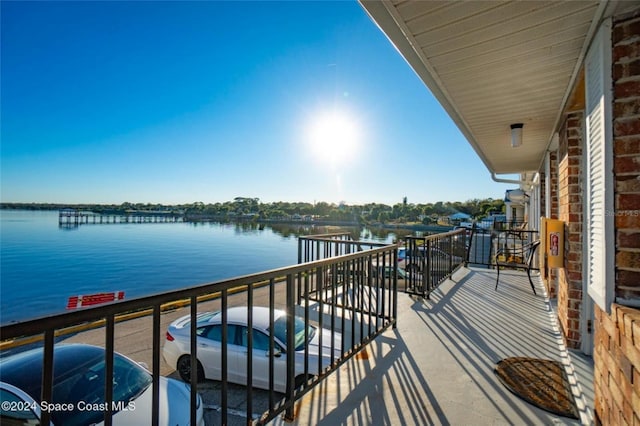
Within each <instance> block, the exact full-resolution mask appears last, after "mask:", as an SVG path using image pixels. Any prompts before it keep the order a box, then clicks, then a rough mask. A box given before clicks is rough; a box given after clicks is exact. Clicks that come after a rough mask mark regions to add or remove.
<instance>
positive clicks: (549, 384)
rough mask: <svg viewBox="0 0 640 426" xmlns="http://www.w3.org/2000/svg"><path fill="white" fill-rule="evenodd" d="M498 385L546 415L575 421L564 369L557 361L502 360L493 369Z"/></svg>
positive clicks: (575, 411)
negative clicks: (502, 385)
mask: <svg viewBox="0 0 640 426" xmlns="http://www.w3.org/2000/svg"><path fill="white" fill-rule="evenodd" d="M494 372H495V374H496V375H497V376H498V378H499V379H500V381H501V382H502V384H504V385H505V386H506V387H507V388H508V389H509V390H510V391H511V392H513V393H514V394H516V395H517V396H519V397H520V398H522V399H524V400H525V401H527V402H529V403H531V404H533V405H535V406H537V407H539V408H542V409H543V410H546V411H548V412H550V413H553V414H557V415H559V416H563V417H569V418H574V419H578V418H579V417H578V409H577V407H576V403H575V400H574V398H573V394H572V393H571V387H570V385H569V381H568V380H567V374H566V373H565V371H564V367H563V366H562V364H561V363H559V362H557V361H551V360H546V359H537V358H524V357H514V358H505V359H503V360H502V361H500V362H498V364H496V367H495V369H494Z"/></svg>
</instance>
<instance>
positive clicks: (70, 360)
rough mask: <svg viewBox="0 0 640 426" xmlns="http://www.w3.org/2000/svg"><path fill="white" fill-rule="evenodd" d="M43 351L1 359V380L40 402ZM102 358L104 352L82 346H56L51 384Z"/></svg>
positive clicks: (23, 353) (100, 349)
mask: <svg viewBox="0 0 640 426" xmlns="http://www.w3.org/2000/svg"><path fill="white" fill-rule="evenodd" d="M42 354H43V350H42V348H38V349H32V350H29V351H26V352H21V353H18V354H15V355H11V356H8V357H6V358H0V381H2V382H5V383H9V384H11V385H13V386H16V387H18V388H20V389H22V390H23V391H25V392H26V393H28V394H29V395H30V396H31V397H32V398H33V399H34V400H36V401H40V394H41V392H40V389H41V386H42ZM99 359H104V349H103V348H100V347H97V346H91V345H82V344H71V345H56V346H55V347H54V356H53V376H54V378H53V382H54V383H56V382H58V381H61V380H64V378H65V376H67V375H70V374H72V373H73V372H74V371H77V369H78V368H82V366H83V365H84V364H89V365H90V364H95V362H96V360H99Z"/></svg>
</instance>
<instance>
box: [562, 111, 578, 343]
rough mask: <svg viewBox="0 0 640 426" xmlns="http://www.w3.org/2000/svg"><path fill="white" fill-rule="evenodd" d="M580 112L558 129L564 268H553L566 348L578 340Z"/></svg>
mask: <svg viewBox="0 0 640 426" xmlns="http://www.w3.org/2000/svg"><path fill="white" fill-rule="evenodd" d="M582 123H583V113H582V112H577V113H571V114H568V115H567V116H566V118H565V122H564V125H563V126H562V129H561V131H560V135H559V136H560V144H559V147H558V219H560V220H562V221H563V222H564V223H565V227H564V249H565V252H564V268H560V269H558V270H557V271H556V274H557V277H556V280H557V291H558V296H557V297H558V321H559V323H560V327H561V328H562V331H563V335H564V338H565V342H566V344H567V346H568V347H570V348H573V349H577V348H579V347H580V343H581V331H580V312H581V309H582V219H583V217H582V208H583V207H582V181H581V162H582V144H583V131H582Z"/></svg>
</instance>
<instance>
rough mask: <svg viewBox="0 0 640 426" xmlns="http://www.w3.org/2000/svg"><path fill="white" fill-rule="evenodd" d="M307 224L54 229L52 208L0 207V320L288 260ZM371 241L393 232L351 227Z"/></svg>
mask: <svg viewBox="0 0 640 426" xmlns="http://www.w3.org/2000/svg"><path fill="white" fill-rule="evenodd" d="M327 231H335V228H333V229H329V230H328V229H326V228H324V227H319V228H314V227H311V226H309V225H305V224H300V225H297V224H296V225H278V226H276V225H274V226H264V225H259V224H254V223H158V224H154V223H144V224H109V225H106V224H105V225H93V224H89V225H80V226H79V227H75V228H68V227H59V226H58V212H57V211H24V210H0V260H1V264H0V324H6V323H8V322H12V321H21V320H25V319H29V318H33V317H38V316H41V315H49V314H53V313H59V312H64V311H65V308H66V304H67V299H68V298H69V296H74V295H82V294H92V293H98V292H112V291H124V292H125V298H127V299H130V298H135V297H140V296H147V295H150V294H154V293H160V292H163V291H169V290H175V289H179V288H184V287H189V286H193V285H197V284H203V283H209V282H214V281H219V280H223V279H226V278H232V277H236V276H240V275H246V274H251V273H255V272H262V271H267V270H270V269H275V268H280V267H284V266H289V265H293V264H295V263H296V262H297V259H298V238H297V237H298V236H299V235H301V234H312V233H316V234H317V233H324V232H327ZM351 231H352V232H353V233H354V235H355V236H358V235H360V237H361V238H363V239H366V240H369V241H378V242H391V241H393V240H394V239H395V238H396V235H395V234H394V233H390V232H388V231H378V233H377V234H373V233H372V232H370V231H368V230H351Z"/></svg>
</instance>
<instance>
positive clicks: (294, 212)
mask: <svg viewBox="0 0 640 426" xmlns="http://www.w3.org/2000/svg"><path fill="white" fill-rule="evenodd" d="M0 208H3V209H26V210H60V209H64V208H74V209H79V210H88V211H92V212H95V213H103V214H119V213H126V212H130V211H140V212H172V213H178V214H183V215H184V216H185V217H188V218H195V219H197V218H200V219H205V218H211V219H220V218H227V219H229V218H231V219H232V218H238V217H242V218H254V219H256V220H290V219H291V218H295V219H299V220H305V219H310V218H313V219H314V220H318V219H321V220H328V221H335V222H351V223H354V222H355V223H361V224H375V223H378V224H392V223H423V224H426V225H429V224H432V223H436V222H437V221H438V218H440V217H445V216H449V215H452V214H455V213H458V212H461V213H466V214H468V215H470V216H471V217H472V218H474V219H482V218H484V217H486V216H489V215H491V214H496V213H504V211H505V204H504V201H503V200H501V199H492V198H486V199H472V200H467V201H464V202H460V201H455V202H449V201H447V202H442V201H438V202H436V203H425V204H413V203H409V202H408V201H407V198H406V197H404V198H403V200H402V202H400V203H397V204H394V205H387V204H379V203H368V204H364V205H347V204H344V203H340V204H334V203H327V202H324V201H321V202H317V203H305V202H286V201H278V202H272V203H261V202H260V199H259V198H249V197H236V198H234V199H233V200H231V201H225V202H223V203H208V204H205V203H203V202H200V201H197V202H194V203H189V204H178V205H163V204H152V203H130V202H125V203H122V204H119V205H118V204H73V205H69V204H55V203H1V204H0Z"/></svg>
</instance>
